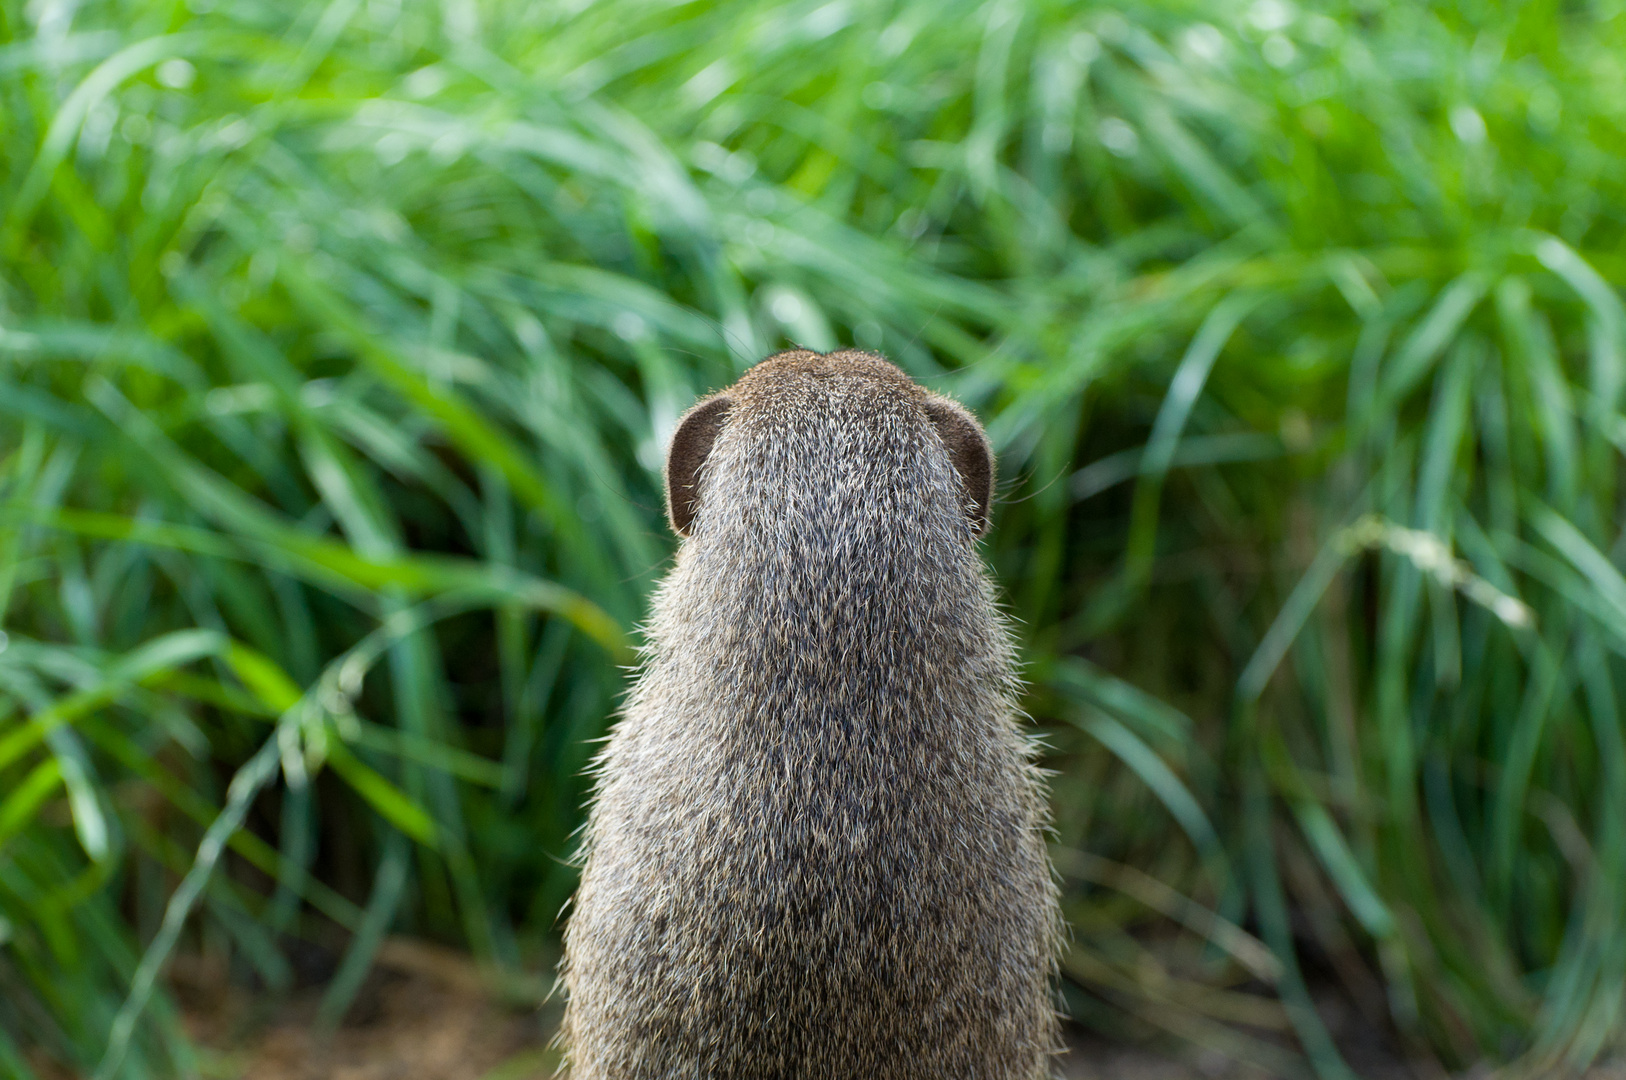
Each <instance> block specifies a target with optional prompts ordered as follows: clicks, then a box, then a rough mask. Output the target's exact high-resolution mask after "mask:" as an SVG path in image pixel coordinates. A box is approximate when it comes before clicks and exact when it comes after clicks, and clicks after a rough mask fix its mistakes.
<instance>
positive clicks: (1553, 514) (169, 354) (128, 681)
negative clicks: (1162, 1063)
mask: <svg viewBox="0 0 1626 1080" xmlns="http://www.w3.org/2000/svg"><path fill="white" fill-rule="evenodd" d="M1623 131H1626V16H1623V15H1622V14H1621V8H1620V5H1619V4H1618V3H1605V2H1603V0H1595V2H1591V3H1585V2H1582V3H1576V2H1563V3H1561V2H1558V0H1530V2H1528V3H1524V4H1521V5H1503V4H1497V3H1488V2H1475V0H1464V2H1462V3H1458V4H1456V5H1451V6H1446V5H1426V4H1415V3H1400V2H1386V0H1361V2H1358V3H1330V4H1325V5H1319V6H1317V7H1315V8H1313V9H1312V8H1309V7H1301V6H1299V5H1296V4H1294V3H1292V2H1290V0H1257V2H1254V3H1251V4H1237V3H1230V2H1225V0H1183V2H1165V3H1159V4H1151V5H1133V6H1130V5H1115V4H1102V5H1078V4H1060V3H1052V2H1046V0H1024V2H1019V0H990V2H979V3H971V2H961V0H936V2H933V3H926V2H924V0H895V2H886V3H879V4H867V5H866V4H858V3H853V2H849V0H833V2H832V0H810V2H791V3H782V2H768V0H727V2H720V3H680V4H670V3H652V2H649V0H597V2H596V3H589V4H573V3H551V2H543V0H527V2H524V3H520V2H516V0H489V2H480V3H475V2H467V3H461V4H454V3H447V4H434V3H428V2H419V0H393V2H392V0H324V2H321V3H309V4H289V5H278V4H255V3H234V4H221V5H219V6H218V7H216V8H214V9H212V10H210V9H209V5H207V4H204V3H201V2H197V3H193V4H192V5H191V6H190V7H187V6H183V5H180V4H177V3H173V2H159V0H124V2H94V0H93V2H89V3H84V4H79V5H74V4H57V3H49V2H42V3H29V4H27V5H25V4H23V3H21V2H19V0H0V613H3V614H0V618H3V626H4V636H3V637H0V642H3V643H4V645H3V648H0V1074H5V1075H16V1076H19V1077H24V1078H32V1077H38V1076H41V1075H42V1070H44V1069H46V1068H47V1065H46V1063H47V1062H54V1063H55V1065H56V1066H61V1067H65V1068H67V1069H68V1070H70V1071H72V1072H74V1073H77V1074H83V1075H87V1076H92V1075H93V1076H97V1077H100V1078H103V1080H110V1078H112V1077H136V1078H141V1077H164V1076H173V1075H192V1074H194V1073H195V1072H196V1070H197V1068H198V1063H197V1061H196V1059H195V1052H194V1050H193V1049H192V1048H191V1047H190V1045H189V1043H188V1041H187V1039H186V1038H185V1036H184V1034H183V1030H182V1028H181V1025H180V1022H179V1017H178V1014H177V1008H176V1006H175V1004H174V1002H173V1000H172V998H171V996H170V992H169V988H168V983H167V982H166V979H165V978H164V974H165V971H166V965H167V963H168V962H169V960H170V959H171V958H172V957H173V956H175V955H176V954H177V952H199V951H201V952H204V953H207V954H209V955H211V956H215V957H229V958H230V963H231V964H232V970H233V972H234V977H235V978H237V979H239V980H240V981H243V982H246V983H247V982H252V983H253V984H255V985H257V986H259V987H261V988H263V989H264V990H265V991H266V992H268V993H272V994H275V993H277V992H279V991H281V990H284V989H286V988H288V987H289V986H290V985H292V983H293V982H294V980H295V976H296V973H295V970H294V966H293V964H292V961H291V960H290V956H291V952H290V950H291V949H292V947H293V943H295V942H297V941H300V940H306V941H311V942H315V943H317V944H320V945H323V946H325V947H328V948H332V949H336V950H337V955H336V959H337V966H336V970H335V971H334V973H333V976H332V979H331V981H330V982H328V984H327V990H326V998H325V1000H324V1006H323V1008H324V1012H323V1016H324V1020H325V1022H329V1023H331V1022H335V1021H336V1020H337V1019H338V1018H339V1017H340V1016H342V1015H343V1013H344V1011H345V1009H346V1008H347V1006H348V1004H349V1002H350V1000H351V998H352V997H353V995H354V993H355V991H356V990H357V988H358V986H359V985H360V982H361V979H362V977H363V976H364V975H365V974H366V972H367V970H368V968H369V966H370V963H371V960H372V957H373V955H374V952H375V951H376V949H377V948H378V946H379V944H380V942H381V940H382V939H383V937H384V935H385V934H387V933H391V932H402V933H410V934H416V935H422V936H427V937H432V938H437V939H441V940H444V941H448V942H452V943H456V944H460V945H462V946H465V947H467V948H468V949H470V950H471V951H472V952H473V954H474V955H475V957H476V958H477V959H478V961H479V962H480V963H481V964H482V965H483V966H484V967H485V968H486V969H487V970H489V971H490V972H492V973H493V977H494V978H495V979H498V980H499V981H503V980H506V984H507V985H511V986H522V985H527V984H526V979H530V980H531V982H534V981H535V975H536V973H537V972H538V971H541V972H543V973H544V974H545V971H546V964H547V963H548V957H549V956H550V952H549V950H550V944H549V943H550V941H551V935H553V934H554V932H555V931H556V928H557V927H556V916H557V915H558V913H559V911H560V908H561V906H562V905H563V904H564V903H565V901H566V899H567V898H568V896H569V895H570V892H571V890H572V888H573V885H574V876H573V875H574V871H573V869H572V868H571V866H570V865H569V863H568V861H567V860H568V856H569V855H570V853H571V849H572V833H573V830H574V829H575V827H576V825H577V824H578V822H579V820H580V815H581V803H582V799H583V797H584V793H585V785H584V781H583V778H582V770H583V768H584V766H585V765H586V763H587V762H588V760H589V759H590V757H591V754H592V751H593V745H594V744H593V740H594V739H595V738H597V737H598V736H600V735H602V734H603V732H604V730H605V728H606V725H607V724H608V722H609V721H610V718H611V717H612V714H613V709H614V706H615V702H616V696H617V694H618V693H619V688H620V686H621V685H622V680H623V678H624V670H623V666H624V665H625V664H626V663H628V662H629V657H630V656H631V655H632V653H631V652H630V648H631V644H630V643H631V642H632V641H633V639H634V635H635V627H636V625H637V621H638V619H639V618H640V617H641V615H642V611H643V604H644V596H645V594H646V593H647V590H648V588H649V586H650V585H651V583H652V582H653V580H654V579H655V578H656V577H657V576H658V575H659V573H660V572H661V569H662V566H663V565H664V561H665V560H666V558H667V557H668V556H669V554H670V551H671V541H670V538H669V537H668V535H667V533H666V531H665V530H664V528H663V523H662V520H661V513H660V496H659V483H658V475H659V468H660V464H661V457H662V453H663V449H664V440H665V438H666V436H667V435H668V433H669V432H670V430H671V427H672V424H673V422H674V420H675V418H676V417H677V416H678V414H679V413H680V412H681V411H682V409H683V408H684V407H685V406H686V405H687V404H688V403H689V402H690V401H692V400H693V399H694V397H695V396H696V395H697V394H698V393H701V392H704V391H706V390H708V389H712V388H715V387H718V386H721V385H723V384H725V383H727V382H729V381H731V380H732V378H733V377H734V376H735V375H736V374H737V373H738V372H739V371H740V370H742V369H743V367H744V366H746V365H747V364H749V363H750V362H752V361H753V360H755V359H757V358H759V357H760V356H761V355H763V354H765V353H766V352H768V351H771V350H773V349H775V348H777V347H780V346H783V345H785V344H787V343H789V342H797V343H800V344H803V345H807V346H811V347H814V348H820V349H824V348H831V347H835V346H838V345H843V346H844V345H852V344H856V345H858V346H860V347H864V348H874V349H879V350H881V351H883V352H886V353H887V354H888V355H890V356H891V357H893V358H894V359H895V360H897V361H898V362H900V363H901V364H903V365H904V366H905V367H907V368H908V369H909V370H910V371H911V372H913V373H914V374H915V375H916V376H917V377H919V378H920V379H922V380H923V381H924V382H926V383H927V384H928V385H931V386H933V387H934V388H936V389H940V390H944V391H948V392H952V393H954V394H956V395H958V396H959V397H961V398H962V399H963V400H965V401H966V402H967V403H968V404H970V405H972V406H973V407H974V408H976V409H977V410H979V411H980V413H981V414H982V415H983V417H984V419H985V420H986V421H987V422H988V426H989V431H990V434H991V436H992V437H993V439H994V440H995V442H996V445H997V446H998V448H999V450H1000V453H1001V461H1002V468H1003V476H1004V478H1005V479H1004V481H1003V484H1002V490H1003V495H1004V501H1003V502H1002V504H1001V506H1000V507H999V509H998V513H997V518H998V520H997V522H996V526H995V528H994V530H993V532H992V538H991V540H990V543H989V555H990V557H991V559H992V560H993V562H994V563H995V566H996V568H997V570H998V572H999V576H1000V579H1001V582H1002V584H1003V587H1004V589H1005V591H1006V595H1007V599H1008V603H1009V607H1010V609H1011V612H1012V614H1013V615H1014V616H1015V618H1016V619H1017V620H1018V627H1019V633H1020V635H1021V638H1022V642H1023V647H1024V649H1025V655H1026V659H1027V662H1028V676H1029V678H1030V681H1031V694H1030V699H1029V701H1028V702H1027V707H1028V709H1029V711H1030V713H1031V714H1032V716H1033V717H1034V719H1035V723H1036V724H1037V725H1038V727H1039V728H1040V729H1042V731H1043V733H1044V734H1045V736H1046V745H1047V755H1048V759H1047V764H1048V765H1049V766H1050V767H1051V768H1053V769H1054V770H1056V775H1055V777H1054V780H1053V789H1054V802H1055V811H1056V820H1057V837H1056V847H1055V855H1056V860H1057V864H1058V867H1059V869H1060V870H1061V872H1062V874H1063V876H1064V879H1065V885H1066V903H1067V910H1068V915H1069V918H1070V920H1071V922H1072V924H1073V935H1072V944H1071V946H1070V951H1069V953H1068V956H1067V957H1066V959H1065V961H1064V963H1063V974H1064V977H1065V987H1064V992H1065V997H1066V1000H1067V1004H1068V1006H1069V1009H1070V1010H1071V1011H1072V1012H1073V1013H1074V1015H1075V1016H1077V1017H1079V1018H1080V1019H1082V1020H1083V1021H1085V1022H1087V1023H1090V1024H1093V1025H1096V1026H1098V1027H1101V1028H1102V1029H1104V1030H1107V1031H1109V1032H1112V1033H1115V1034H1129V1035H1133V1036H1135V1037H1165V1038H1172V1039H1174V1040H1179V1041H1181V1042H1184V1043H1187V1044H1191V1043H1195V1044H1203V1045H1208V1046H1211V1047H1213V1048H1216V1049H1218V1050H1220V1051H1222V1052H1224V1053H1225V1054H1227V1055H1230V1056H1232V1057H1235V1058H1238V1059H1241V1060H1245V1061H1249V1062H1252V1063H1253V1064H1255V1065H1257V1066H1259V1067H1261V1068H1263V1069H1266V1070H1270V1071H1274V1072H1276V1073H1279V1074H1282V1075H1302V1074H1305V1073H1306V1072H1308V1071H1313V1072H1314V1073H1315V1074H1316V1075H1319V1076H1321V1077H1347V1076H1351V1075H1353V1073H1352V1072H1351V1070H1350V1068H1349V1066H1347V1065H1346V1064H1345V1060H1344V1054H1345V1046H1344V1044H1342V1043H1341V1042H1340V1041H1339V1039H1338V1038H1335V1035H1336V1034H1337V1032H1336V1031H1334V1030H1331V1029H1329V1026H1328V1024H1327V1022H1326V1020H1325V1017H1326V1016H1327V1015H1329V1005H1331V1004H1337V1005H1339V1007H1341V1008H1344V1009H1346V1011H1348V1010H1352V1011H1353V1012H1354V1013H1355V1014H1357V1015H1359V1016H1361V1017H1363V1018H1364V1023H1365V1024H1367V1025H1369V1026H1370V1027H1371V1028H1372V1029H1374V1030H1380V1031H1385V1032H1389V1033H1391V1034H1392V1036H1393V1038H1394V1039H1396V1040H1397V1042H1398V1045H1399V1046H1400V1047H1401V1048H1402V1049H1403V1050H1404V1051H1405V1052H1406V1053H1408V1054H1410V1055H1413V1056H1415V1057H1417V1058H1418V1059H1420V1060H1433V1061H1436V1062H1438V1063H1440V1064H1442V1065H1444V1066H1447V1067H1461V1066H1465V1065H1468V1064H1470V1063H1472V1062H1475V1061H1478V1060H1481V1059H1483V1058H1487V1057H1488V1058H1491V1059H1495V1060H1506V1061H1511V1062H1513V1063H1514V1065H1513V1068H1514V1070H1515V1071H1519V1070H1522V1071H1524V1072H1527V1073H1532V1074H1546V1075H1553V1074H1558V1073H1562V1072H1563V1071H1565V1070H1569V1069H1575V1068H1579V1067H1580V1066H1582V1065H1584V1064H1585V1063H1586V1062H1588V1061H1590V1060H1592V1059H1593V1058H1595V1057H1596V1056H1598V1055H1599V1054H1601V1053H1604V1052H1606V1051H1608V1050H1610V1049H1612V1048H1613V1047H1615V1046H1616V1045H1617V1043H1618V1041H1619V1037H1620V1033H1621V1032H1622V1030H1623V1026H1622V1025H1623V1022H1626V1021H1623V1013H1622V1008H1623V1004H1626V998H1623V995H1626V919H1623V918H1622V917H1621V913H1622V911H1623V910H1626V741H1623V738H1626V737H1623V729H1622V718H1621V710H1622V708H1623V707H1626V706H1623V703H1622V701H1621V697H1622V694H1623V692H1626V667H1623V660H1622V658H1623V656H1626V576H1623V572H1622V566H1623V559H1626V538H1623V537H1622V534H1621V531H1620V529H1619V527H1618V525H1617V520H1618V518H1619V516H1620V514H1619V507H1620V496H1619V494H1618V493H1617V490H1616V488H1617V474H1618V473H1619V471H1620V454H1621V450H1622V448H1623V447H1626V415H1623V413H1622V403H1621V396H1622V389H1623V382H1626V308H1623V306H1622V294H1621V286H1622V284H1623V283H1626V245H1623V240H1626V232H1623V226H1626V140H1623V137H1622V134H1621V133H1622V132H1623Z"/></svg>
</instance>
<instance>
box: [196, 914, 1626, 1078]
mask: <svg viewBox="0 0 1626 1080" xmlns="http://www.w3.org/2000/svg"><path fill="white" fill-rule="evenodd" d="M172 981H173V983H174V985H175V988H176V990H177V993H178V995H179V996H180V997H181V999H182V1001H183V1004H184V1005H185V1006H186V1008H187V1017H188V1023H189V1025H190V1027H191V1029H192V1031H193V1034H194V1035H195V1037H196V1038H197V1039H198V1041H199V1042H200V1043H201V1044H202V1045H203V1046H204V1047H205V1048H206V1052H205V1058H204V1061H203V1065H204V1068H205V1072H206V1073H207V1074H208V1075H209V1076H211V1077H215V1078H219V1080H228V1078H229V1080H543V1078H548V1077H552V1076H553V1075H554V1071H555V1069H556V1067H557V1064H558V1057H557V1054H556V1052H555V1051H554V1050H553V1049H552V1048H551V1047H550V1046H549V1045H548V1041H549V1037H550V1035H551V1032H552V1030H553V1027H554V1025H555V1024H556V1023H557V1021H558V1003H557V1002H556V1001H553V1002H546V1003H544V1004H542V1005H541V1006H537V1005H536V1004H534V1002H533V1003H531V1004H519V1005H517V1004H513V1003H509V1004H504V1003H502V1002H500V1001H498V1000H496V999H495V998H494V997H493V996H492V995H491V994H490V993H488V991H487V989H486V984H485V983H484V982H483V980H482V979H481V977H480V976H479V974H478V972H477V971H476V970H475V968H474V966H473V965H472V964H471V963H470V961H469V960H468V959H467V958H466V957H464V956H463V955H461V954H459V953H457V952H454V951H452V950H448V949H443V948H440V947H438V946H433V945H427V944H424V943H421V942H415V941H408V940H404V939H392V940H390V941H388V942H386V943H385V945H384V947H383V948H382V949H381V950H380V954H379V957H378V962H377V965H376V967H375V970H374V972H373V974H372V975H371V976H370V977H369V978H368V980H367V982H366V983H365V985H364V986H363V988H362V990H361V992H360V993H359V994H358V996H357V998H356V1001H355V1004H354V1005H352V1007H351V1009H350V1010H349V1012H348V1013H347V1014H346V1017H345V1020H344V1022H343V1023H342V1024H341V1025H339V1026H338V1027H337V1028H336V1029H335V1030H333V1031H331V1032H328V1031H323V1030H320V1029H319V1027H318V1024H317V1011H318V1007H319V1003H320V996H321V989H320V987H311V988H309V989H306V990H302V991H299V992H297V993H295V994H294V995H292V996H291V997H290V998H288V999H287V1000H285V1001H284V1002H282V1003H281V1004H279V1005H276V1006H274V1007H272V1006H268V1005H266V1004H265V1003H264V1002H263V1001H260V1000H257V999H255V998H253V997H251V996H249V995H248V994H246V992H244V991H241V990H237V989H232V988H230V987H229V986H228V984H227V980H226V979H225V978H224V972H220V971H214V970H211V969H210V968H209V967H208V965H206V964H200V963H197V962H196V961H193V962H191V963H187V962H182V963H179V964H178V965H177V967H176V968H175V970H174V971H173V973H172ZM1328 1012H1329V1013H1330V1015H1328V1016H1327V1019H1328V1020H1329V1021H1331V1023H1330V1024H1329V1026H1330V1027H1332V1029H1333V1033H1334V1035H1335V1037H1336V1038H1338V1041H1339V1043H1340V1046H1341V1048H1342V1049H1343V1050H1344V1052H1345V1056H1346V1059H1348V1060H1349V1062H1350V1064H1351V1066H1352V1067H1353V1068H1354V1070H1355V1072H1356V1073H1357V1075H1358V1076H1359V1077H1360V1078H1361V1080H1427V1078H1442V1077H1444V1076H1445V1074H1444V1073H1443V1072H1441V1071H1440V1070H1438V1069H1437V1068H1434V1069H1429V1068H1422V1067H1414V1066H1408V1065H1407V1064H1406V1063H1404V1062H1402V1061H1400V1060H1399V1059H1397V1058H1395V1057H1394V1056H1393V1055H1392V1054H1391V1053H1389V1052H1388V1051H1387V1049H1386V1048H1385V1047H1384V1045H1383V1043H1382V1039H1381V1038H1380V1037H1377V1036H1374V1035H1372V1034H1371V1033H1365V1032H1362V1031H1361V1030H1359V1029H1358V1024H1357V1022H1355V1021H1352V1020H1351V1019H1350V1018H1349V1017H1346V1016H1341V1015H1339V1013H1338V1010H1337V1009H1336V1008H1333V1009H1330V1010H1328ZM1070 1041H1071V1046H1072V1049H1071V1052H1070V1053H1068V1054H1067V1055H1066V1056H1065V1057H1064V1058H1063V1060H1062V1062H1061V1067H1060V1069H1059V1072H1060V1074H1061V1076H1062V1077H1065V1078H1066V1080H1278V1078H1279V1080H1297V1075H1295V1074H1293V1073H1282V1072H1273V1071H1270V1070H1269V1069H1267V1068H1263V1067H1260V1066H1259V1065H1258V1064H1257V1063H1255V1064H1249V1063H1247V1062H1246V1061H1240V1060H1235V1059H1233V1058H1231V1057H1228V1056H1226V1055H1225V1054H1223V1053H1220V1052H1218V1051H1216V1050H1212V1049H1209V1050H1199V1049H1195V1048H1192V1047H1190V1046H1186V1045H1182V1044H1175V1043H1168V1044H1162V1045H1144V1044H1143V1045H1134V1044H1130V1043H1126V1042H1115V1041H1113V1040H1111V1039H1108V1038H1105V1037H1103V1036H1102V1035H1100V1034H1096V1033H1088V1032H1083V1031H1075V1032H1073V1033H1071V1035H1070ZM1298 1075H1302V1074H1298ZM1490 1076H1492V1073H1491V1071H1490V1070H1488V1069H1476V1070H1472V1071H1470V1073H1468V1074H1466V1076H1465V1077H1463V1078H1462V1080H1481V1078H1488V1077H1490ZM1586 1080H1626V1066H1623V1065H1610V1066H1602V1067H1599V1068H1595V1069H1593V1070H1592V1071H1591V1072H1590V1073H1589V1074H1588V1076H1587V1077H1586Z"/></svg>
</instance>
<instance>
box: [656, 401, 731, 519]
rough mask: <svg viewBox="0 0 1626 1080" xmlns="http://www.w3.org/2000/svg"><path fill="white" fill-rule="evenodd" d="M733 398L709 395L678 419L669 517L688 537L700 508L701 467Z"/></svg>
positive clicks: (669, 459) (669, 460) (669, 462)
mask: <svg viewBox="0 0 1626 1080" xmlns="http://www.w3.org/2000/svg"><path fill="white" fill-rule="evenodd" d="M733 407H734V401H733V399H732V398H728V397H724V396H721V395H719V396H717V397H714V398H707V399H706V400H705V401H702V402H701V403H700V404H698V405H696V406H695V407H694V408H692V409H690V410H689V411H688V412H686V413H684V414H683V418H682V419H681V420H679V421H678V426H677V430H676V431H675V432H673V433H672V447H671V449H670V450H668V451H667V452H666V517H667V520H668V521H670V522H671V523H672V531H673V532H675V533H677V534H678V535H679V536H688V535H689V528H690V526H692V525H693V524H694V515H695V514H696V513H697V512H698V511H699V510H700V466H702V465H704V464H705V463H706V459H707V458H708V457H710V456H711V447H712V444H713V443H715V442H716V441H717V433H718V432H719V431H721V430H722V429H723V421H724V420H726V419H727V418H728V411H729V410H730V409H732V408H733Z"/></svg>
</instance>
